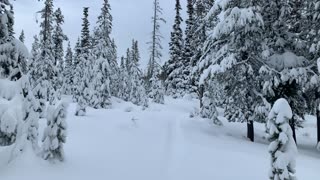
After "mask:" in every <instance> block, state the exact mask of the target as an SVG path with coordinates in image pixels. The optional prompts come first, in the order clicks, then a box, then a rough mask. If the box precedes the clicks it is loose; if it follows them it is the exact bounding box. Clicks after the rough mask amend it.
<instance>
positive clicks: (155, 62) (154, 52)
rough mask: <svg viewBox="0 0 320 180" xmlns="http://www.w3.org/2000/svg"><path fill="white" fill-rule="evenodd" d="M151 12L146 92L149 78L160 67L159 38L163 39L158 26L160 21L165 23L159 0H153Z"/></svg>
mask: <svg viewBox="0 0 320 180" xmlns="http://www.w3.org/2000/svg"><path fill="white" fill-rule="evenodd" d="M153 13H154V14H153V16H152V25H153V28H152V36H151V41H150V42H148V44H149V45H150V47H149V51H150V59H149V62H148V66H147V77H145V79H146V89H147V92H150V79H151V77H152V76H153V74H154V72H155V71H157V69H161V66H160V61H161V58H162V53H161V50H162V49H163V48H162V45H161V40H162V39H163V36H162V35H161V32H160V27H161V23H166V20H165V19H164V18H163V17H162V14H163V9H162V8H161V7H160V0H154V1H153Z"/></svg>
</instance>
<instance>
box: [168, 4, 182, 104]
mask: <svg viewBox="0 0 320 180" xmlns="http://www.w3.org/2000/svg"><path fill="white" fill-rule="evenodd" d="M181 9H182V8H181V4H180V0H176V7H175V10H176V16H175V21H174V25H173V31H172V32H171V41H170V43H169V46H170V59H169V61H167V62H166V63H165V65H164V71H165V74H166V77H167V78H166V81H165V87H166V93H167V94H168V95H170V96H173V97H174V98H178V97H182V96H183V95H184V92H185V89H184V84H185V83H186V82H185V79H183V76H182V71H183V68H184V65H183V61H182V52H183V33H182V29H181V23H182V18H181V14H180V11H181Z"/></svg>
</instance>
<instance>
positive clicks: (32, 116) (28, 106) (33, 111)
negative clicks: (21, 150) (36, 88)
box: [20, 75, 39, 152]
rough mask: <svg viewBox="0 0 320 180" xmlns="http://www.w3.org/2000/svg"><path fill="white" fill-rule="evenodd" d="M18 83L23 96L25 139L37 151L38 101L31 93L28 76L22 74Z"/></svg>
mask: <svg viewBox="0 0 320 180" xmlns="http://www.w3.org/2000/svg"><path fill="white" fill-rule="evenodd" d="M20 83H21V88H22V91H21V92H22V96H23V108H22V110H23V122H24V126H26V132H27V140H28V141H30V143H31V145H32V148H33V150H34V151H35V152H38V150H39V144H38V136H39V131H38V128H39V112H38V110H39V102H37V100H36V98H35V96H34V95H33V92H32V88H31V85H30V84H31V83H30V78H29V76H28V75H24V76H23V77H22V78H21V81H20Z"/></svg>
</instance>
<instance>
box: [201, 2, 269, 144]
mask: <svg viewBox="0 0 320 180" xmlns="http://www.w3.org/2000/svg"><path fill="white" fill-rule="evenodd" d="M260 11H261V7H259V5H258V4H252V3H250V2H247V1H245V2H240V1H237V0H231V1H229V3H227V4H224V2H222V1H216V2H215V4H214V6H213V8H212V9H211V11H210V13H209V14H208V15H207V17H208V18H207V22H206V23H207V24H208V25H209V27H213V29H212V33H211V35H210V37H208V38H207V40H206V42H205V45H206V47H205V49H204V54H203V56H202V58H201V61H202V62H200V63H199V69H204V70H203V71H202V72H203V73H202V75H201V79H200V81H201V83H203V82H205V81H206V80H207V79H215V80H216V81H217V82H218V83H219V84H223V86H222V87H223V90H224V92H223V93H224V95H225V97H226V100H225V113H226V117H227V118H228V119H229V120H230V121H239V122H247V132H248V134H247V136H248V138H249V139H250V140H251V141H254V128H253V127H254V126H253V122H254V119H255V108H256V107H257V106H258V105H260V103H262V99H261V98H260V97H258V96H257V94H256V88H257V87H258V86H257V85H256V84H257V81H256V78H255V77H256V76H257V74H258V71H259V68H260V67H259V66H256V65H257V64H259V56H260V53H261V51H260V49H261V44H260V43H261V42H262V39H261V38H262V36H261V34H262V28H263V24H264V22H263V19H262V15H261V12H260ZM222 15H223V16H224V19H218V17H220V16H222ZM244 22H245V23H244ZM249 22H250V23H249ZM252 37H254V38H252ZM207 65H209V66H207Z"/></svg>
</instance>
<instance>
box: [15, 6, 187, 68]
mask: <svg viewBox="0 0 320 180" xmlns="http://www.w3.org/2000/svg"><path fill="white" fill-rule="evenodd" d="M186 1H187V0H181V4H182V8H183V12H182V14H186V13H185V11H186ZM109 2H110V4H111V8H112V15H113V18H114V19H113V34H112V37H114V38H115V40H116V43H117V46H118V56H119V57H120V56H122V55H124V54H125V52H126V49H127V48H128V47H131V41H132V39H133V38H134V39H136V40H138V41H139V45H140V51H141V56H142V59H141V65H143V66H145V65H146V63H147V61H148V59H149V54H148V50H147V49H148V45H147V44H146V43H147V42H148V41H149V40H150V32H151V31H152V24H151V16H152V14H153V13H152V7H153V6H152V4H153V0H110V1H109ZM13 3H14V10H15V32H16V36H19V34H20V32H21V30H22V29H24V31H25V34H26V42H25V44H26V45H27V47H28V48H29V49H30V47H31V43H32V41H33V36H34V35H35V34H38V32H39V24H37V23H36V20H37V19H38V20H39V21H40V20H41V19H40V16H39V15H37V14H36V12H37V11H39V10H41V9H42V8H43V2H38V0H16V1H14V2H13ZM102 3H103V0H54V5H55V9H56V8H57V7H60V8H61V9H62V13H63V14H64V16H65V25H64V31H65V33H66V34H67V35H68V37H69V38H70V41H71V43H72V45H74V44H75V41H76V40H77V38H78V36H79V35H80V31H81V23H82V21H81V18H82V7H90V10H89V16H90V17H89V18H90V23H91V26H92V27H93V26H94V24H95V22H96V19H97V16H98V15H99V13H100V8H101V5H102ZM160 4H161V7H162V8H163V13H164V14H163V17H164V18H165V19H166V20H167V23H166V24H164V25H162V27H161V32H162V34H163V36H164V37H165V39H164V40H163V47H164V50H163V55H164V57H163V61H166V60H167V59H168V42H169V40H170V31H171V30H172V24H173V21H174V16H175V11H174V7H175V0H160Z"/></svg>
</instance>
